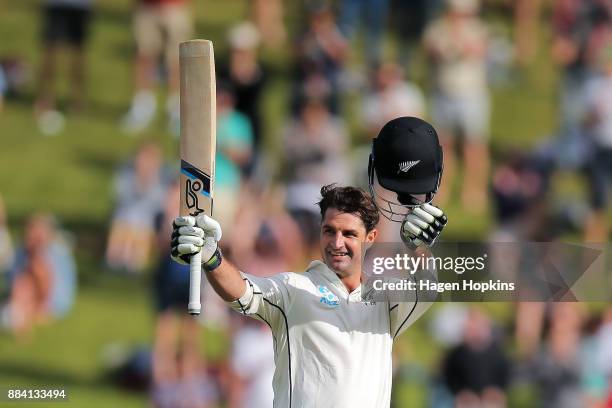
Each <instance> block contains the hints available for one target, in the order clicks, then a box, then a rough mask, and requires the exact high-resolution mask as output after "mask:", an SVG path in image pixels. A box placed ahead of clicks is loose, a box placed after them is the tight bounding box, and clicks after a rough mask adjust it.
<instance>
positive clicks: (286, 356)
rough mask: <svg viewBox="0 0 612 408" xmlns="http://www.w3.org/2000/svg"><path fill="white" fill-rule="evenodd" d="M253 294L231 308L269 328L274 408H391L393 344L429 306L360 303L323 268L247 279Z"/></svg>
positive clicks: (314, 266)
mask: <svg viewBox="0 0 612 408" xmlns="http://www.w3.org/2000/svg"><path fill="white" fill-rule="evenodd" d="M243 276H244V278H245V280H246V281H247V283H248V285H247V290H246V292H245V294H244V296H242V297H241V298H240V299H238V300H237V301H235V302H232V303H230V304H231V306H232V307H233V308H234V309H236V310H238V311H239V312H241V313H243V314H245V315H249V316H252V317H254V318H256V319H259V320H262V321H264V322H265V323H267V324H268V325H269V326H270V328H271V329H272V334H273V336H274V360H275V364H276V371H275V373H274V380H273V384H272V386H273V389H274V407H278V408H281V407H282V408H286V407H291V408H301V407H316V408H325V407H334V408H345V407H346V408H348V407H351V408H355V407H364V408H383V407H384V408H386V407H389V405H390V402H391V366H392V363H391V349H392V346H393V340H394V339H395V337H397V336H398V335H399V334H400V333H402V332H403V331H404V330H405V329H406V328H407V327H408V326H410V325H411V324H412V323H413V322H414V321H416V320H417V319H418V317H419V316H420V315H421V314H422V313H423V312H424V311H425V310H426V309H427V308H428V307H429V304H427V303H425V302H421V303H419V302H418V299H417V300H416V301H414V302H401V303H397V302H388V301H386V302H377V303H372V302H370V303H364V302H362V301H361V287H359V288H357V289H355V290H354V291H353V292H352V293H348V290H347V289H346V287H345V286H344V284H343V283H342V282H341V281H340V279H339V278H338V276H336V274H335V273H334V272H333V271H331V270H330V269H329V268H328V267H327V266H326V265H325V264H324V263H322V262H320V261H313V262H312V263H311V264H310V266H309V267H308V269H307V270H306V272H305V273H301V274H298V273H292V272H285V273H281V274H278V275H274V276H272V277H269V278H260V277H254V276H251V275H248V274H243Z"/></svg>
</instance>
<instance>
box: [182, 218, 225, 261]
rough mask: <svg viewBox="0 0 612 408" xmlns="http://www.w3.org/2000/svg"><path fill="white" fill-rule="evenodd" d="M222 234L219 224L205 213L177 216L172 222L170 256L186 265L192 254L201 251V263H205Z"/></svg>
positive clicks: (213, 252) (212, 253)
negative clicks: (193, 215)
mask: <svg viewBox="0 0 612 408" xmlns="http://www.w3.org/2000/svg"><path fill="white" fill-rule="evenodd" d="M222 235H223V234H222V231H221V225H220V224H219V223H218V222H217V221H215V220H214V219H212V218H211V217H209V216H207V215H205V214H202V215H199V216H198V217H192V216H185V217H177V218H175V219H174V222H173V223H172V236H171V241H170V247H171V252H170V256H171V257H172V259H173V260H174V261H176V262H178V263H180V264H183V265H187V264H189V259H190V258H191V256H192V255H193V254H197V253H198V252H200V251H202V263H206V262H208V261H209V260H210V259H211V258H212V256H213V255H214V254H215V251H216V250H217V246H218V242H219V241H220V240H221V236H222Z"/></svg>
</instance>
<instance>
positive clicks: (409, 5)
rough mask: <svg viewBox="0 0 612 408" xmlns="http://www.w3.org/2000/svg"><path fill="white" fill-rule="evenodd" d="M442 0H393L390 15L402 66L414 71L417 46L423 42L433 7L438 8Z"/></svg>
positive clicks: (399, 61) (408, 70)
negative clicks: (411, 66)
mask: <svg viewBox="0 0 612 408" xmlns="http://www.w3.org/2000/svg"><path fill="white" fill-rule="evenodd" d="M440 1H441V0H410V1H405V0H391V10H393V12H392V13H391V15H390V16H389V17H390V18H391V23H392V26H393V27H394V28H393V29H394V31H395V33H396V38H397V41H398V58H397V61H398V63H399V65H400V66H402V67H404V68H405V69H406V70H407V72H409V73H410V72H412V71H411V69H410V63H411V62H412V58H413V55H414V54H415V51H416V48H417V47H418V46H419V45H420V44H421V39H422V37H423V32H424V31H425V27H426V26H427V23H428V22H429V20H430V17H431V14H432V8H437V6H439V5H438V4H437V3H439V2H440Z"/></svg>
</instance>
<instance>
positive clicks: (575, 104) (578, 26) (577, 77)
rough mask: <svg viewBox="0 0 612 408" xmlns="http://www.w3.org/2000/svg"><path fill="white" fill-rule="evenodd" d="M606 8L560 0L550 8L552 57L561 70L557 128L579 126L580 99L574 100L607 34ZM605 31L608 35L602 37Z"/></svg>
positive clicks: (596, 2) (591, 0)
mask: <svg viewBox="0 0 612 408" xmlns="http://www.w3.org/2000/svg"><path fill="white" fill-rule="evenodd" d="M610 19H611V18H610V9H609V7H608V6H607V5H606V4H605V1H600V0H560V1H556V2H555V3H554V8H553V19H552V23H553V43H552V56H553V59H554V61H555V62H556V63H557V64H558V65H559V66H560V67H561V69H562V81H561V86H560V89H561V92H560V93H561V95H560V99H561V100H560V103H561V112H560V117H561V121H562V122H561V129H562V131H564V132H567V131H570V132H571V131H573V130H574V129H576V128H579V127H580V122H581V120H582V116H583V109H582V100H581V99H580V98H577V97H576V95H580V94H581V93H582V91H583V89H584V86H585V83H586V81H587V80H588V79H589V77H590V76H591V75H592V65H593V63H596V62H597V61H596V56H597V55H599V54H600V48H601V47H602V46H605V43H606V37H609V31H610ZM606 32H608V34H606Z"/></svg>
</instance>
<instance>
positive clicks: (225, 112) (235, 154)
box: [214, 81, 253, 299]
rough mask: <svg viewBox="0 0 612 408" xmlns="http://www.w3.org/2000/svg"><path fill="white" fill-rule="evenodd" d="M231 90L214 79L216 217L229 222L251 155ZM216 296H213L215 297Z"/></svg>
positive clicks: (248, 130) (245, 123)
mask: <svg viewBox="0 0 612 408" xmlns="http://www.w3.org/2000/svg"><path fill="white" fill-rule="evenodd" d="M235 104H236V100H235V97H234V89H233V88H232V87H231V85H230V84H228V83H226V82H222V81H220V82H217V154H216V161H215V201H216V202H219V203H223V205H220V206H215V207H214V211H215V218H216V219H218V220H221V221H220V222H225V224H224V225H230V226H231V225H232V224H233V221H234V219H235V217H236V214H237V211H238V209H239V206H238V204H239V201H240V200H239V195H240V190H241V187H242V182H243V176H244V174H245V172H246V169H247V167H248V165H249V163H250V161H251V157H252V154H253V130H252V126H251V122H250V121H249V119H248V117H247V116H245V115H244V114H242V113H240V112H238V110H237V109H236V107H235ZM223 233H224V234H227V235H226V236H227V238H228V239H227V240H224V241H225V242H226V243H228V242H230V241H231V237H232V228H231V227H230V228H228V229H227V233H226V232H225V231H224V232H223ZM214 298H215V299H216V298H217V297H216V296H215V297H214Z"/></svg>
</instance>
